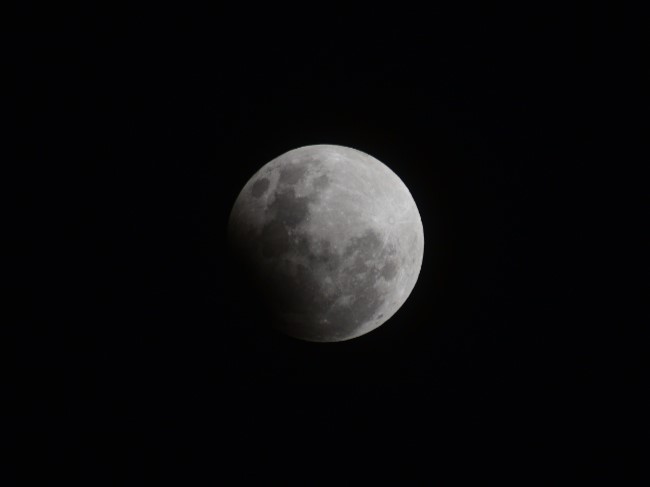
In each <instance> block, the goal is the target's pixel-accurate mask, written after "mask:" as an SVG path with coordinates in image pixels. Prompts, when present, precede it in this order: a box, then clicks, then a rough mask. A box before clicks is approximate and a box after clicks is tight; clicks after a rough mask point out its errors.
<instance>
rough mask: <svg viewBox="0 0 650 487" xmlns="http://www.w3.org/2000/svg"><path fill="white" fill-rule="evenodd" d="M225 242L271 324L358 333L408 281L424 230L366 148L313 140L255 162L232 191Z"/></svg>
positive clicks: (291, 330)
mask: <svg viewBox="0 0 650 487" xmlns="http://www.w3.org/2000/svg"><path fill="white" fill-rule="evenodd" d="M228 235H229V240H230V243H231V245H232V247H233V249H235V251H236V252H237V254H238V255H239V256H240V257H241V258H242V259H243V263H244V265H245V266H246V267H247V268H248V271H249V272H250V273H251V275H253V276H254V279H255V282H256V283H257V284H258V285H259V289H260V291H261V292H262V294H263V295H264V298H265V300H267V301H268V303H269V304H270V305H271V309H272V310H273V314H274V315H275V322H276V323H277V325H276V326H277V327H278V328H279V329H280V330H281V331H282V332H284V333H286V334H288V335H290V336H292V337H295V338H298V339H301V340H307V341H312V342H340V341H344V340H350V339H352V338H356V337H359V336H361V335H364V334H366V333H368V332H370V331H372V330H374V329H376V328H377V327H379V326H380V325H382V324H383V323H385V322H386V321H387V320H388V319H389V318H391V317H392V316H393V315H394V314H395V313H396V312H397V311H398V310H399V308H400V307H401V306H402V305H403V304H404V302H405V301H406V299H407V298H408V297H409V295H410V294H411V291H412V290H413V288H414V287H415V283H416V281H417V279H418V275H419V273H420V268H421V266H422V258H423V253H424V232H423V228H422V221H421V219H420V214H419V212H418V209H417V206H416V204H415V201H414V200H413V197H412V196H411V193H410V192H409V190H408V188H407V187H406V185H405V184H404V183H403V182H402V180H401V179H400V178H399V177H398V176H397V175H396V174H395V173H394V172H393V171H392V170H391V169H389V168H388V167H387V166H386V165H384V164H383V163H381V162H379V161H378V160H377V159H375V158H374V157H372V156H369V155H368V154H365V153H363V152H360V151H358V150H355V149H351V148H348V147H342V146H337V145H312V146H306V147H300V148H298V149H294V150H291V151H289V152H287V153H285V154H282V155H281V156H279V157H277V158H275V159H273V160H272V161H270V162H269V163H267V164H266V165H264V166H263V167H262V168H261V169H260V170H259V171H257V173H255V174H254V175H253V177H251V179H250V180H249V181H248V182H247V183H246V185H245V186H244V188H243V189H242V190H241V192H240V194H239V196H238V197H237V200H236V201H235V204H234V206H233V208H232V211H231V214H230V220H229V223H228Z"/></svg>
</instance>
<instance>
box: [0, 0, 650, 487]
mask: <svg viewBox="0 0 650 487" xmlns="http://www.w3.org/2000/svg"><path fill="white" fill-rule="evenodd" d="M523 3H524V4H526V5H527V2H523ZM561 5H562V6H561V7H552V6H551V5H550V4H544V5H538V6H535V7H533V6H521V5H520V6H518V7H513V6H512V5H508V6H505V5H503V6H500V7H499V6H494V5H491V4H484V5H475V4H465V3H463V4H461V3H456V2H450V3H449V4H436V5H434V6H433V7H431V9H430V10H429V11H424V10H422V11H412V10H408V9H406V8H402V7H400V8H398V7H396V6H395V5H393V6H389V7H385V8H380V7H379V6H377V5H375V6H374V7H373V8H372V9H370V10H361V9H359V10H357V11H354V10H352V9H350V8H349V7H341V8H338V7H335V6H334V5H330V4H323V5H320V6H319V7H316V8H310V9H302V10H292V9H286V10H282V9H279V7H278V6H276V5H273V6H271V7H266V9H260V8H259V7H258V6H254V5H250V6H243V7H240V8H235V7H212V8H204V9H202V10H200V9H192V8H190V7H186V6H184V4H182V3H179V4H178V5H176V6H174V7H169V8H168V7H163V6H161V5H157V6H155V7H144V6H142V7H140V6H135V5H134V6H131V7H130V8H125V9H116V8H100V7H97V6H96V5H93V6H77V7H74V8H65V9H61V7H60V6H55V7H51V8H50V9H49V10H41V9H38V8H36V7H34V6H29V5H25V6H23V7H21V8H20V9H19V11H18V13H19V18H20V19H21V20H22V23H21V24H20V28H18V29H14V32H13V33H14V34H15V35H13V36H12V37H11V39H12V43H11V46H12V48H13V53H14V54H16V56H15V60H16V61H17V64H16V66H17V69H16V70H15V73H16V74H17V78H16V79H17V80H18V91H17V93H18V95H17V96H16V97H14V100H15V101H16V102H17V107H18V108H19V111H18V112H17V113H18V116H17V118H16V124H15V125H16V126H17V127H18V128H20V129H23V128H24V129H25V130H24V131H22V133H23V135H25V134H26V136H25V137H24V138H18V139H17V140H18V142H19V152H18V153H19V156H18V161H19V163H20V165H21V167H22V168H23V169H26V171H25V172H27V173H28V174H27V181H28V185H27V187H26V189H25V190H24V192H23V193H22V198H23V199H22V200H21V201H22V203H21V205H22V206H21V210H25V211H26V212H27V214H29V215H30V218H29V219H20V218H19V219H17V220H18V221H19V222H20V227H21V228H22V229H23V230H29V231H30V232H31V231H32V230H33V231H34V235H35V238H33V239H30V241H29V243H23V241H21V240H20V235H22V233H21V232H20V231H19V232H17V235H18V236H19V245H18V248H19V251H18V253H17V254H16V260H15V262H18V263H19V264H18V265H17V267H18V268H19V269H18V271H19V272H17V273H16V278H15V280H14V281H13V282H12V285H11V290H16V289H18V290H20V291H27V292H26V293H25V294H24V296H26V297H23V298H21V299H23V300H24V301H20V300H18V301H17V304H18V305H19V308H20V311H21V316H22V318H23V319H22V320H21V325H20V328H19V329H17V332H16V333H15V334H13V333H12V334H11V335H10V339H11V341H10V344H11V345H12V352H13V353H12V355H11V357H13V359H14V363H13V365H16V366H17V367H16V368H15V369H14V370H16V371H17V375H16V376H17V377H18V378H19V381H18V382H19V386H18V388H17V389H15V395H16V396H17V398H18V399H19V400H20V401H21V407H20V412H21V413H27V414H26V417H27V418H28V419H27V421H26V422H25V424H24V426H21V428H19V437H20V442H19V443H20V444H21V445H22V448H24V451H25V452H27V453H28V455H34V458H36V457H38V458H43V459H45V461H46V462H47V463H45V464H43V465H49V466H48V467H47V469H48V470H47V472H49V474H48V475H49V476H50V479H51V480H52V481H53V482H54V479H57V478H59V477H58V476H59V475H62V476H63V478H66V479H68V480H70V479H74V478H79V479H82V480H83V481H84V482H86V483H87V485H113V482H118V483H121V481H122V480H124V479H126V478H128V477H131V478H135V479H136V480H137V479H140V481H146V482H152V483H153V484H156V483H159V482H160V483H164V481H169V482H170V483H171V484H174V485H178V484H179V482H181V483H183V484H185V483H187V484H189V485H196V484H197V483H200V482H199V481H205V482H206V483H211V484H212V483H217V484H218V483H226V484H227V485H229V484H230V483H231V482H232V483H234V484H246V483H247V482H253V481H254V479H266V481H269V482H270V479H271V478H276V476H277V478H285V477H293V476H296V475H298V476H299V478H300V479H301V481H302V483H303V484H304V485H312V484H314V483H318V482H320V481H321V480H324V476H327V475H332V474H335V476H334V481H335V482H336V483H342V484H344V485H345V483H346V482H348V481H351V479H352V477H350V476H349V475H348V474H347V473H345V474H344V472H348V471H353V470H356V471H358V472H360V474H361V475H362V476H361V477H360V479H361V481H362V483H367V482H368V481H369V479H368V477H369V476H374V475H376V476H378V478H379V479H380V480H381V479H384V480H385V482H386V483H392V484H395V483H398V484H400V485H401V484H404V485H420V484H427V485H428V484H429V483H432V482H435V481H438V480H441V479H442V478H447V476H451V477H452V478H458V479H460V478H466V477H471V478H474V479H488V478H490V477H492V476H494V475H496V476H499V477H502V476H506V477H508V476H511V477H514V478H517V479H520V480H522V481H525V483H528V480H532V479H540V478H544V477H545V476H549V478H556V475H559V473H558V472H560V471H567V472H570V473H569V475H570V476H571V477H570V478H579V477H582V476H584V475H586V476H592V475H593V476H595V477H600V478H602V477H603V476H612V477H613V478H617V476H618V475H619V474H620V473H621V472H623V471H626V472H629V471H630V467H631V466H633V465H635V464H636V462H637V460H638V455H637V452H636V450H635V449H634V448H633V447H632V445H633V441H634V438H635V437H636V434H637V433H636V429H635V426H634V425H633V424H630V423H627V422H626V418H627V417H629V412H630V411H631V409H630V408H632V407H633V405H634V404H636V399H635V397H636V394H637V392H636V391H637V390H638V389H637V387H638V385H639V382H638V372H637V369H638V363H639V360H640V359H639V355H640V354H639V353H638V352H639V348H640V345H635V341H634V340H633V339H632V337H631V335H628V334H627V333H628V332H627V328H626V327H624V326H623V324H624V323H626V322H629V321H630V320H632V321H633V320H634V317H632V316H626V315H625V313H624V312H622V311H621V306H619V304H617V302H615V299H614V295H613V293H612V292H611V291H609V288H610V287H616V286H617V282H619V281H617V280H616V279H614V278H613V277H611V276H612V275H613V274H612V273H613V271H615V270H616V269H615V268H616V267H617V266H621V267H624V264H622V261H623V260H624V258H625V255H624V254H625V252H621V251H618V250H617V251H614V250H613V246H610V243H611V242H613V241H616V240H617V239H619V238H623V237H622V235H623V229H624V227H625V226H626V224H627V222H626V221H625V216H622V214H621V213H620V212H618V211H617V210H616V207H615V206H614V203H615V202H620V201H621V198H626V197H628V198H630V195H629V194H627V192H625V191H623V190H622V189H621V188H620V187H619V186H618V181H619V179H617V178H618V177H619V176H620V168H621V165H620V161H621V160H624V159H629V158H630V157H633V155H631V154H628V153H626V152H625V151H626V148H628V150H629V144H627V143H626V142H625V139H626V138H629V137H630V136H632V135H634V133H635V130H636V131H637V133H640V129H635V128H634V126H633V124H631V123H630V120H631V118H632V117H633V115H634V112H635V110H636V108H635V106H636V105H635V100H634V98H633V95H632V94H631V93H632V92H633V90H634V89H635V88H637V87H638V86H640V84H639V83H640V82H639V81H638V77H639V75H640V68H639V67H638V66H639V59H640V47H639V46H640V39H639V36H638V30H637V27H638V26H639V25H640V21H639V20H637V19H636V18H635V16H634V15H633V14H632V13H630V12H624V11H621V10H617V9H614V8H612V7H608V6H606V5H605V4H600V3H598V2H593V3H592V4H591V5H590V6H588V7H586V6H579V5H578V4H574V3H572V2H563V3H562V4H561ZM321 143H327V144H339V145H345V146H350V147H354V148H356V149H359V150H362V151H364V152H367V153H369V154H371V155H372V156H374V157H376V158H378V159H379V160H381V161H382V162H384V163H386V164H387V165H388V166H389V167H391V168H392V169H393V170H394V171H395V172H396V173H397V174H398V175H399V176H400V177H401V178H402V180H403V181H404V182H405V183H406V185H407V186H408V188H409V189H410V191H411V193H412V195H413V197H414V199H415V201H416V203H417V205H418V208H419V210H420V213H421V216H422V220H423V225H424V230H425V255H424V263H423V266H422V271H421V274H420V277H419V280H418V283H417V285H416V287H415V290H414V291H413V293H412V295H411V297H410V298H409V299H408V301H407V302H406V303H405V305H404V306H403V307H402V308H401V310H400V311H399V312H398V313H397V315H395V316H394V317H393V318H392V319H391V320H390V321H389V322H387V323H386V324H385V325H383V326H382V327H380V328H379V329H377V330H376V331H373V332H372V333H370V334H368V335H366V336H363V337H361V338H358V339H355V340H352V341H350V342H344V343H340V344H310V343H303V342H298V341H295V340H293V339H290V338H286V337H284V336H280V335H278V334H276V333H274V332H273V331H271V330H269V329H268V328H267V327H265V324H266V322H267V321H268V320H267V317H266V315H265V312H264V310H263V309H262V308H261V307H260V303H259V302H258V300H257V299H256V298H255V296H252V295H247V294H246V292H245V291H244V288H243V287H242V282H241V279H240V276H239V275H238V269H237V268H236V267H235V266H234V265H233V263H232V259H231V258H229V255H228V253H227V247H226V245H225V232H226V225H227V219H228V215H229V211H230V209H231V207H232V204H233V203H234V200H235V198H236V197H237V195H238V192H239V191H240V189H241V188H242V186H243V185H244V184H245V183H246V181H247V180H248V178H249V177H250V176H251V175H252V174H253V173H254V172H255V171H256V170H257V169H259V167H261V166H262V165H263V164H265V163H266V162H268V161H270V160H271V159H273V158H274V157H276V156H278V155H280V154H282V153H283V152H286V151H288V150H290V149H294V148H297V147H299V146H303V145H309V144H321ZM635 197H636V196H635V195H634V194H632V196H631V198H632V200H633V199H634V198H635ZM632 200H630V201H632ZM21 257H25V259H24V262H26V263H27V264H26V266H25V267H21V266H22V262H23V261H22V260H21ZM14 304H16V302H15V303H14ZM623 308H624V307H623ZM17 451H23V450H22V449H20V448H19V449H17ZM621 453H622V454H623V455H621ZM30 458H31V457H30ZM36 464H38V463H36ZM32 465H34V464H32ZM43 468H44V469H45V467H43ZM34 469H35V467H33V468H32V469H29V468H28V469H27V470H25V471H24V473H25V472H30V471H31V470H34ZM50 469H51V470H50ZM390 479H393V480H390ZM330 485H331V484H330Z"/></svg>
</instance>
